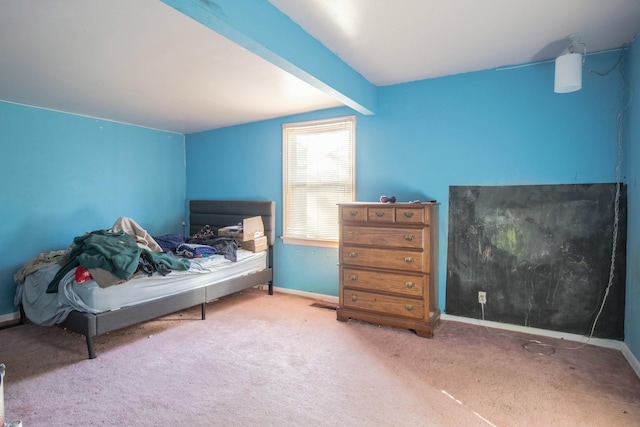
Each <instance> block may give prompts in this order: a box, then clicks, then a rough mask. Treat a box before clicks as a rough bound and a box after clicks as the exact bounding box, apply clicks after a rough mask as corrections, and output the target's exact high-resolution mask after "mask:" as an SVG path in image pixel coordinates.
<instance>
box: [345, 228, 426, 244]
mask: <svg viewBox="0 0 640 427" xmlns="http://www.w3.org/2000/svg"><path fill="white" fill-rule="evenodd" d="M424 233H425V229H424V228H413V229H412V228H372V227H357V226H347V225H345V226H343V227H342V236H341V237H342V241H343V242H344V243H345V244H358V245H372V246H388V247H393V248H415V249H420V248H422V245H423V242H424V240H425V239H424Z"/></svg>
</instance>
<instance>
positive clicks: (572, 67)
mask: <svg viewBox="0 0 640 427" xmlns="http://www.w3.org/2000/svg"><path fill="white" fill-rule="evenodd" d="M568 39H569V46H568V47H567V49H566V50H565V51H564V52H563V54H562V55H560V56H559V57H557V58H556V74H555V80H554V85H553V91H554V92H555V93H569V92H575V91H577V90H580V89H581V88H582V65H583V61H584V55H585V54H586V48H585V45H584V43H580V39H575V38H573V37H568ZM578 45H582V47H583V53H579V52H576V47H577V46H578Z"/></svg>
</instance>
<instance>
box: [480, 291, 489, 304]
mask: <svg viewBox="0 0 640 427" xmlns="http://www.w3.org/2000/svg"><path fill="white" fill-rule="evenodd" d="M478 303H479V304H486V303H487V293H486V292H485V291H478Z"/></svg>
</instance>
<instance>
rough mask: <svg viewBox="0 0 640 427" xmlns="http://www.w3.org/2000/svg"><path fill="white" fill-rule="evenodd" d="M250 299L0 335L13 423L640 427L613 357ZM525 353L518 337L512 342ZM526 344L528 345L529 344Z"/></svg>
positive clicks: (634, 388) (254, 294) (631, 383)
mask: <svg viewBox="0 0 640 427" xmlns="http://www.w3.org/2000/svg"><path fill="white" fill-rule="evenodd" d="M312 303H313V301H311V300H309V299H305V298H301V297H297V296H291V295H285V294H277V293H276V295H273V296H268V295H266V293H265V292H264V291H253V290H252V291H247V292H243V293H241V294H237V295H233V296H230V297H227V298H224V299H222V300H220V301H217V302H214V303H211V304H209V305H208V307H207V319H206V320H205V321H201V320H198V318H199V308H197V307H196V308H193V309H189V310H186V311H183V312H181V313H177V314H175V315H172V316H168V317H166V318H163V319H159V320H156V321H153V322H148V323H146V324H144V325H139V326H135V327H131V328H127V329H123V330H121V331H117V332H114V333H111V334H108V335H105V336H101V337H97V338H96V350H97V353H98V358H97V359H94V360H88V359H87V355H86V347H85V344H84V338H83V337H81V336H78V335H75V334H72V333H70V332H67V331H64V330H62V329H60V328H56V327H51V328H47V327H39V326H35V325H30V324H27V325H23V326H17V327H12V328H8V329H4V330H0V363H4V364H5V365H6V367H7V368H6V370H7V373H6V376H5V407H6V413H7V421H14V420H22V421H23V425H24V427H35V426H47V427H49V426H160V425H164V426H173V425H176V426H177V425H180V426H301V425H302V426H304V425H307V426H430V425H433V426H487V425H496V426H638V425H640V379H639V378H638V377H637V376H636V375H635V373H634V372H633V370H632V369H631V368H630V367H629V366H628V364H627V362H626V360H625V359H624V357H623V356H622V354H621V353H620V352H618V351H616V350H611V349H604V348H599V347H593V346H585V347H584V348H582V349H580V350H566V349H564V348H563V347H568V346H574V343H572V342H568V341H562V340H553V339H549V338H538V339H539V340H540V341H543V342H544V343H548V344H552V345H555V347H550V346H539V345H530V346H529V348H528V349H526V348H524V347H523V344H525V343H526V342H527V341H525V340H524V339H517V338H514V336H515V335H516V334H515V333H508V334H507V335H509V336H505V335H503V334H501V333H500V332H498V331H495V330H493V331H492V332H493V333H490V332H489V331H487V330H486V329H485V328H483V327H481V326H476V325H468V324H461V323H456V322H450V321H449V322H443V323H442V325H441V326H440V327H439V328H438V329H437V331H436V334H435V337H434V338H433V339H425V338H420V337H417V336H416V335H415V334H414V333H412V332H410V331H404V330H399V329H394V328H386V327H378V326H374V325H370V324H366V323H362V322H356V321H350V322H347V323H342V322H338V321H336V320H335V311H333V310H330V309H326V308H319V307H314V306H312V305H311V304H312ZM517 336H518V337H520V338H525V337H524V336H523V335H522V334H518V335H517ZM526 338H531V337H526Z"/></svg>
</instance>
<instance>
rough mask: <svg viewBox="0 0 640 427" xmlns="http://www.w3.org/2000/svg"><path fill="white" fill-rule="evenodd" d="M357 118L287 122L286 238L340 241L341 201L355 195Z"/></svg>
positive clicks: (285, 155)
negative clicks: (339, 215) (339, 219)
mask: <svg viewBox="0 0 640 427" xmlns="http://www.w3.org/2000/svg"><path fill="white" fill-rule="evenodd" d="M354 153H355V116H349V117H342V118H338V119H331V120H323V121H314V122H304V123H293V124H285V125H283V157H284V158H283V168H284V171H283V184H284V189H283V206H284V207H283V209H284V212H283V235H284V236H283V237H284V240H285V242H287V240H291V239H293V240H312V241H325V242H337V241H338V207H337V206H336V205H337V204H338V203H340V202H350V201H353V200H354V199H355V194H354V192H355V156H354Z"/></svg>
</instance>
